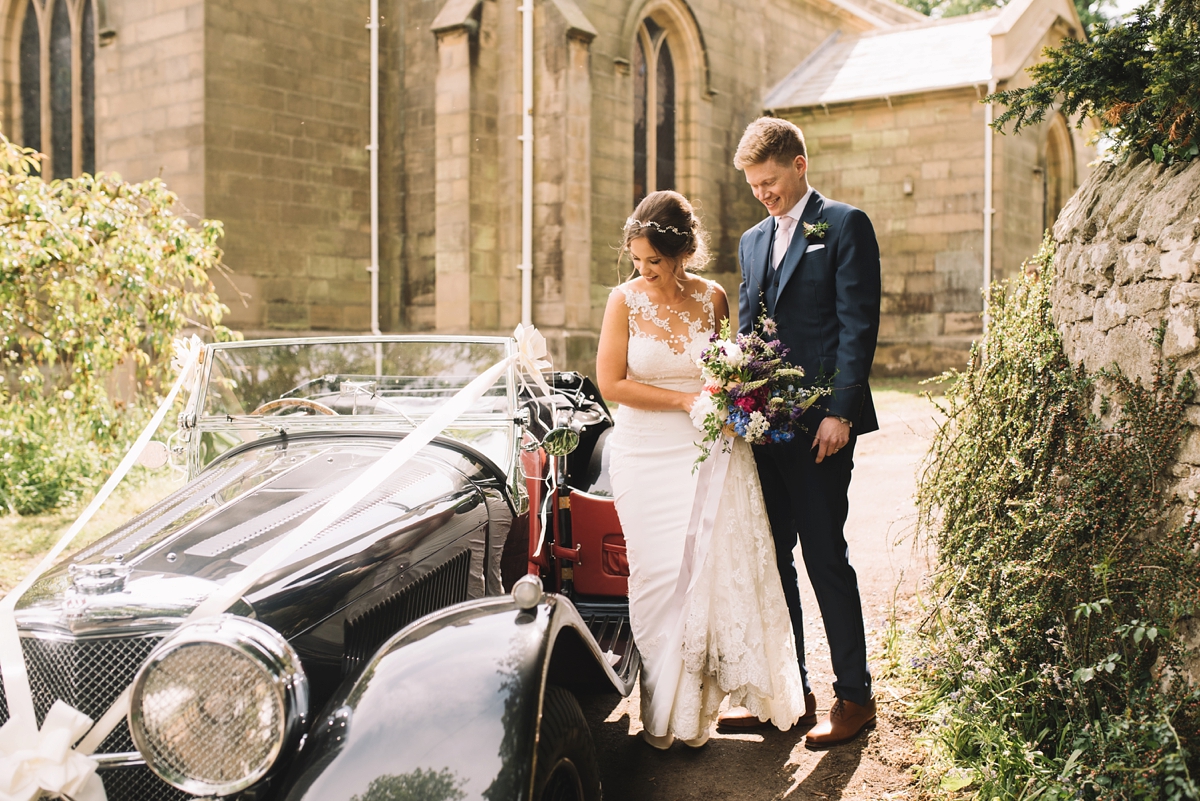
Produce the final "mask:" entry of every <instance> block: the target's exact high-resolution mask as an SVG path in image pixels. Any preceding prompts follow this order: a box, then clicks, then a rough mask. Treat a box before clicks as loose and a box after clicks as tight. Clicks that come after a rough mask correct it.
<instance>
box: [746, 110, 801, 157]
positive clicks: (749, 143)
mask: <svg viewBox="0 0 1200 801" xmlns="http://www.w3.org/2000/svg"><path fill="white" fill-rule="evenodd" d="M807 155H808V153H807V151H806V150H805V147H804V132H803V131H801V130H800V128H799V126H797V125H796V124H794V123H791V122H788V121H787V120H781V119H779V118H778V117H759V118H758V119H757V120H755V121H754V122H752V123H750V124H749V125H747V126H746V132H745V133H744V134H742V141H740V142H738V148H737V153H735V154H734V156H733V166H734V167H736V168H737V169H739V170H744V169H746V167H748V166H750V165H752V164H762V163H763V162H766V161H768V160H774V161H776V162H778V163H779V164H791V163H792V162H793V161H795V160H796V156H805V157H806V158H807Z"/></svg>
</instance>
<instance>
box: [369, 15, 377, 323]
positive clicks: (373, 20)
mask: <svg viewBox="0 0 1200 801" xmlns="http://www.w3.org/2000/svg"><path fill="white" fill-rule="evenodd" d="M367 28H368V29H369V30H370V31H371V144H369V145H367V150H368V151H370V153H371V266H370V267H368V268H367V270H368V271H369V272H370V273H371V333H372V334H375V335H376V336H378V335H379V334H380V331H379V0H371V18H370V21H369V22H368V23H367Z"/></svg>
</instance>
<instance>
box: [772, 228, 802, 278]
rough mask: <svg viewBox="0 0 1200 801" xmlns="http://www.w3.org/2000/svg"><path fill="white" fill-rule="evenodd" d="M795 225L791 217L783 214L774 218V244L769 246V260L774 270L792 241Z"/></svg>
mask: <svg viewBox="0 0 1200 801" xmlns="http://www.w3.org/2000/svg"><path fill="white" fill-rule="evenodd" d="M795 227H796V221H795V220H794V219H793V218H791V217H788V216H786V215H784V216H783V217H777V218H776V219H775V244H774V245H773V246H772V248H771V262H772V265H773V266H774V267H775V269H776V270H778V269H779V265H780V264H783V257H784V254H786V253H787V249H788V245H790V244H791V242H792V229H793V228H795Z"/></svg>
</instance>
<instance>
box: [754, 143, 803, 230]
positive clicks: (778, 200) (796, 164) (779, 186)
mask: <svg viewBox="0 0 1200 801" xmlns="http://www.w3.org/2000/svg"><path fill="white" fill-rule="evenodd" d="M807 171H808V160H807V159H805V158H804V156H796V158H795V160H794V161H792V162H791V163H782V164H781V163H780V162H778V161H776V160H775V159H767V160H766V161H764V162H761V163H759V164H748V165H746V169H745V173H746V183H748V184H750V188H751V189H752V190H754V197H756V198H757V199H758V201H759V202H760V203H762V204H763V205H764V206H766V207H767V211H768V212H769V213H770V214H771V216H773V217H778V216H780V215H782V214H787V213H788V212H789V211H791V210H792V207H793V206H795V205H796V204H797V203H799V202H800V198H802V197H804V193H805V192H807V191H808V181H807V180H806V177H805V174H806V173H807Z"/></svg>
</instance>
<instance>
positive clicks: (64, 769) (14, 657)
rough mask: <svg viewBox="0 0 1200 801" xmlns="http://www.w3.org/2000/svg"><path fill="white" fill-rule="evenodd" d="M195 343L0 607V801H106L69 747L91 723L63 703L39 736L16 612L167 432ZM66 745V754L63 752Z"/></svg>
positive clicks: (179, 350) (199, 354)
mask: <svg viewBox="0 0 1200 801" xmlns="http://www.w3.org/2000/svg"><path fill="white" fill-rule="evenodd" d="M192 339H193V340H194V342H181V341H176V343H175V357H174V359H173V361H172V364H173V366H175V367H176V369H178V370H179V375H178V377H177V378H176V379H175V383H174V384H173V385H172V386H171V390H170V391H169V392H168V393H167V396H166V397H165V398H163V402H162V403H161V404H159V406H158V409H157V410H156V411H155V412H154V415H153V417H151V418H150V422H149V423H147V424H146V427H145V428H144V429H142V433H141V434H140V435H138V438H137V439H136V440H134V443H133V445H132V447H130V449H129V452H128V453H126V454H125V458H124V459H122V460H121V463H120V464H119V465H118V466H117V469H116V471H114V472H113V474H112V475H111V476H109V479H108V481H106V482H104V486H103V487H101V488H100V491H99V492H98V493H96V497H95V498H93V499H92V502H91V503H89V504H88V505H87V508H85V509H84V510H83V514H81V515H80V516H79V518H78V519H77V520H76V521H75V522H74V523H72V524H71V527H70V528H69V529H67V533H66V534H64V535H63V536H62V538H61V539H60V540H59V541H58V542H56V543H55V544H54V547H52V548H51V549H50V550H49V552H48V553H47V554H46V555H45V557H43V558H42V561H41V562H39V563H38V565H37V567H35V568H34V569H33V570H32V571H30V573H29V574H28V575H27V576H26V577H25V579H24V580H23V581H21V583H20V584H18V585H17V586H16V587H15V588H14V589H13V590H12V591H11V592H10V593H8V595H6V596H5V597H4V600H3V601H0V675H2V676H3V678H4V696H5V699H6V700H7V701H8V715H9V717H8V722H7V723H5V724H4V726H2V727H0V801H32V799H36V798H38V797H39V796H41V795H42V794H43V793H49V794H51V796H52V797H56V796H62V795H65V796H68V797H70V798H73V799H76V801H79V800H80V799H87V801H104V799H105V798H106V796H105V793H104V786H103V785H102V784H101V782H100V779H99V777H98V776H95V771H96V762H95V760H93V759H91V758H90V757H88V756H86V755H85V754H86V753H90V752H83V753H80V752H78V751H75V750H72V749H71V745H73V744H74V743H75V741H76V740H78V739H79V737H80V735H81V734H83V733H84V732H86V731H87V730H88V728H89V727H90V726H91V723H92V719H91V718H89V717H88V716H87V715H84V714H83V713H82V712H79V711H78V710H76V709H73V708H71V707H70V706H68V705H67V704H66V703H65V702H62V701H55V703H54V705H53V706H52V707H51V709H50V711H49V712H48V713H47V715H46V719H45V721H44V722H43V723H42V726H41V728H40V729H39V728H38V725H37V714H36V713H35V712H34V707H33V689H32V687H31V686H30V684H29V671H28V668H27V667H26V665H25V654H24V652H23V651H22V650H21V635H20V632H18V630H17V618H16V606H17V601H19V600H20V599H21V596H22V595H24V594H25V592H26V591H27V590H28V589H29V588H30V587H31V586H33V583H34V582H35V581H37V580H38V579H39V578H40V577H41V575H42V574H43V573H44V572H46V570H47V569H48V568H49V567H50V566H51V565H52V564H54V561H55V560H56V559H57V558H58V557H59V555H60V554H61V553H62V552H63V550H65V549H66V547H67V546H68V545H70V544H71V542H72V541H73V540H74V539H75V537H76V536H78V534H79V532H80V531H82V530H83V527H84V526H86V525H87V524H88V521H90V520H91V519H92V516H93V515H95V514H96V512H97V510H99V509H100V507H101V506H102V505H103V504H104V502H105V501H106V500H108V497H109V496H110V495H112V493H113V490H115V489H116V488H117V485H118V484H120V483H121V480H122V479H123V478H125V476H126V474H128V473H129V471H130V469H132V467H133V465H134V464H135V463H136V462H137V460H138V457H139V456H140V455H141V453H142V451H143V450H144V449H145V447H146V444H147V443H148V442H150V438H151V437H152V436H154V432H155V431H156V430H157V429H158V427H159V426H160V425H161V424H162V421H163V418H165V417H166V416H167V412H168V411H170V409H171V406H172V405H173V404H174V403H175V398H176V397H178V395H179V392H180V390H181V389H182V388H183V387H184V385H185V384H187V382H188V381H190V380H191V379H192V377H193V375H194V371H195V368H196V365H197V364H198V363H199V362H200V361H201V360H202V359H203V357H204V347H203V343H200V340H199V339H197V338H196V337H193V338H192ZM85 722H86V725H84V723H85ZM64 742H65V743H66V747H65V748H64V747H61V744H62V743H64ZM97 745H99V743H97ZM84 763H87V764H90V765H91V766H92V767H91V773H90V774H89V775H91V776H92V779H89V778H88V777H87V775H84V774H85V773H86V772H87V771H86V767H85V766H84ZM80 780H82V784H80V783H79V782H80ZM39 782H43V783H39ZM68 788H69V789H68Z"/></svg>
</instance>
